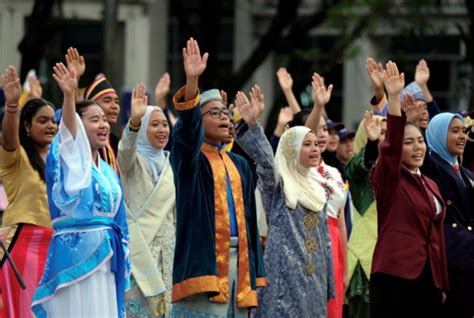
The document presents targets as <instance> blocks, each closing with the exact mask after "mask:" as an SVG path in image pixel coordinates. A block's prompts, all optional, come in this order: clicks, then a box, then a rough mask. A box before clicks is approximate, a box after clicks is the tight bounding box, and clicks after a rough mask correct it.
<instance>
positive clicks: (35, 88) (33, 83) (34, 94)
mask: <svg viewBox="0 0 474 318" xmlns="http://www.w3.org/2000/svg"><path fill="white" fill-rule="evenodd" d="M28 83H29V84H30V94H29V97H30V98H32V99H33V98H41V97H42V96H43V88H42V87H41V83H40V81H39V79H37V78H36V77H35V76H34V75H29V76H28Z"/></svg>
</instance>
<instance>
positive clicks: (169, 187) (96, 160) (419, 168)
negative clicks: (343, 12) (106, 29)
mask: <svg viewBox="0 0 474 318" xmlns="http://www.w3.org/2000/svg"><path fill="white" fill-rule="evenodd" d="M208 58H209V55H208V53H205V54H201V52H200V49H199V45H198V43H197V41H196V40H194V39H192V38H190V39H189V40H188V41H187V43H186V46H185V48H183V67H184V72H185V75H186V83H185V85H184V86H183V87H182V88H180V89H179V90H178V91H177V92H176V94H175V95H174V97H173V104H174V107H175V109H176V112H177V118H176V117H175V115H174V114H173V113H172V112H171V111H170V110H169V108H167V107H166V96H167V94H168V93H169V87H170V77H169V75H168V74H165V75H164V76H163V77H162V78H161V79H160V81H159V83H158V85H157V87H156V89H155V104H156V106H150V105H149V103H148V96H147V95H146V87H145V85H144V84H143V83H138V84H137V85H136V86H135V88H134V90H133V93H132V97H131V98H132V100H131V113H130V117H129V119H128V121H127V124H126V126H125V127H124V129H123V134H122V136H115V135H113V134H111V127H112V126H113V125H114V124H116V122H117V120H118V118H119V115H120V106H119V98H118V95H117V92H116V91H115V90H114V89H113V87H112V86H111V84H110V83H109V82H108V81H107V79H106V78H105V77H104V76H99V77H98V78H97V79H96V80H95V81H93V82H92V83H91V84H89V85H88V86H87V88H86V89H85V90H80V89H79V82H80V79H81V76H82V75H83V74H84V72H85V66H86V65H85V60H84V58H83V57H82V56H81V55H80V54H79V52H78V51H77V50H76V49H74V48H70V49H69V50H68V51H67V54H66V65H64V64H63V63H61V62H59V63H57V64H56V65H55V66H54V69H53V78H54V80H55V81H56V82H57V85H58V87H59V88H60V89H61V91H62V93H63V104H62V106H61V108H60V110H59V109H58V110H56V109H55V106H54V105H53V104H51V103H50V102H48V101H46V100H44V99H42V97H41V89H36V90H35V89H32V90H31V93H30V95H31V96H29V97H28V98H26V100H24V99H22V87H21V85H20V82H19V79H18V77H17V74H16V70H15V68H14V67H13V66H9V67H8V68H7V69H6V71H5V73H4V74H3V77H2V81H3V91H4V95H5V108H4V118H3V122H2V137H3V138H2V147H1V149H0V179H1V180H2V182H3V185H4V189H5V192H6V195H7V198H8V206H7V208H6V209H5V211H4V213H3V217H2V228H1V231H0V236H1V238H2V240H3V241H4V242H5V243H6V244H7V246H8V250H9V251H10V253H11V257H12V259H13V261H14V263H15V265H16V267H17V269H18V271H19V272H20V274H21V276H22V277H23V280H24V281H25V283H26V289H22V288H21V286H20V284H19V282H18V280H17V277H16V276H15V271H14V268H13V267H12V264H11V263H10V262H9V261H8V260H6V256H3V258H2V259H1V263H0V266H1V271H0V288H1V293H2V308H1V316H2V317H32V316H38V317H125V316H128V317H249V316H251V317H343V315H347V314H349V316H350V317H369V316H370V317H395V316H397V317H398V316H401V315H405V316H410V315H412V314H413V312H414V311H413V310H414V309H413V307H415V312H416V310H423V311H424V312H425V313H428V312H430V311H431V313H432V314H433V315H435V316H436V315H440V316H460V317H462V316H469V317H472V315H473V314H474V233H473V227H474V176H473V162H472V158H473V156H472V155H469V154H468V153H466V154H465V153H464V152H465V148H466V152H467V151H472V149H473V148H472V145H469V143H471V144H472V141H473V140H472V131H470V130H472V129H473V128H472V119H471V117H466V118H464V117H463V115H461V114H458V113H440V110H439V108H438V106H437V105H436V102H435V100H434V99H433V96H432V95H431V94H430V91H429V89H428V84H427V83H428V80H429V76H430V73H429V68H428V65H427V63H426V61H424V60H421V61H420V62H419V63H418V65H417V67H416V71H415V81H414V82H412V83H411V84H409V85H407V86H406V87H405V77H404V74H403V73H400V72H399V70H398V68H397V65H396V64H395V63H393V62H391V61H389V62H388V63H387V64H386V65H385V67H383V66H382V65H381V64H380V63H376V62H375V60H374V59H372V58H368V59H367V62H366V68H367V71H368V75H369V78H370V80H371V82H372V84H373V87H374V97H373V98H372V100H371V104H372V106H373V109H372V110H371V111H367V112H366V113H365V114H363V115H361V124H360V126H359V129H358V130H357V132H353V131H351V130H350V129H348V128H346V127H345V126H344V125H343V124H341V123H335V122H333V121H331V120H330V119H329V118H327V115H326V111H325V107H326V105H328V104H330V99H331V93H332V89H333V87H332V85H326V84H325V82H324V78H323V77H321V76H320V75H319V74H317V73H314V74H313V75H312V78H311V85H312V92H313V93H312V95H313V101H314V106H313V107H312V108H311V109H308V110H306V109H303V110H302V109H301V108H300V106H299V105H298V101H297V99H296V98H295V95H294V94H293V92H292V78H291V75H290V74H289V73H288V72H287V71H286V70H285V69H284V68H280V69H279V70H278V72H277V77H278V82H279V84H280V87H281V88H282V91H283V93H284V95H285V97H286V99H287V102H288V107H284V108H282V109H281V111H280V114H279V117H278V122H277V124H276V128H275V130H274V132H273V135H272V136H271V138H267V136H266V135H265V133H264V130H263V128H262V125H261V124H260V117H261V115H262V113H263V111H264V107H265V101H264V97H263V93H262V91H261V89H260V87H259V86H257V85H255V86H253V87H252V89H251V92H250V94H248V95H247V94H245V93H244V92H238V93H237V95H236V96H235V99H234V101H233V103H232V104H231V105H228V100H227V95H226V94H225V92H223V91H220V90H219V89H209V90H205V91H202V92H201V91H200V89H199V77H200V76H201V75H202V74H203V72H204V71H205V69H206V64H207V60H208ZM30 84H31V86H32V87H35V86H36V88H37V87H38V85H39V83H38V82H35V81H34V80H33V79H30ZM38 92H39V93H38ZM425 140H426V143H425ZM462 159H464V160H463V161H462ZM344 304H348V305H349V306H348V308H349V310H348V313H347V312H346V313H343V308H344ZM433 309H434V310H433Z"/></svg>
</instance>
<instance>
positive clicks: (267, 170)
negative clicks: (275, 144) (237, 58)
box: [235, 92, 276, 217]
mask: <svg viewBox="0 0 474 318" xmlns="http://www.w3.org/2000/svg"><path fill="white" fill-rule="evenodd" d="M250 96H251V99H250V101H249V100H248V98H247V96H245V94H244V93H243V92H238V93H237V96H236V100H235V106H236V107H237V109H238V110H239V112H240V114H241V116H242V119H243V120H244V121H245V123H246V125H247V126H248V130H245V128H247V127H246V126H245V125H244V126H243V127H241V129H239V131H238V132H237V139H236V141H237V143H238V144H239V145H240V146H241V147H242V149H243V150H244V151H245V152H246V153H247V154H248V155H249V156H250V157H251V158H252V159H253V160H255V161H256V162H257V174H258V177H259V186H260V187H261V192H262V197H263V203H264V208H265V211H266V212H267V213H268V212H269V211H270V204H271V202H272V197H273V194H274V193H275V187H276V181H275V173H274V157H273V150H272V147H271V145H270V143H269V142H268V140H267V138H266V136H265V134H264V132H263V129H262V126H261V125H260V124H259V123H258V120H257V118H258V116H259V108H258V106H257V105H258V104H259V103H262V104H263V95H260V96H261V97H262V99H260V97H259V96H256V95H255V94H252V93H251V94H250ZM267 217H268V215H267Z"/></svg>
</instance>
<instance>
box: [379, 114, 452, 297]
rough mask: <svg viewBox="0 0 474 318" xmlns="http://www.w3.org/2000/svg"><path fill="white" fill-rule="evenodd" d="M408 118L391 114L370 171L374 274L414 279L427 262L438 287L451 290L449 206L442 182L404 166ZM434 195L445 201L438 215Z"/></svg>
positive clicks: (440, 200)
mask: <svg viewBox="0 0 474 318" xmlns="http://www.w3.org/2000/svg"><path fill="white" fill-rule="evenodd" d="M405 121H406V119H405V117H404V116H400V117H399V116H391V115H388V117H387V134H386V138H385V141H384V142H383V143H382V144H381V146H380V157H379V159H378V161H377V164H376V165H375V167H374V169H373V171H372V174H371V182H372V187H373V189H374V193H375V199H376V200H377V215H378V239H377V244H376V245H375V251H374V257H373V260H372V273H376V272H380V273H385V274H389V275H392V276H397V277H400V278H404V279H415V278H417V277H418V276H419V275H420V274H421V272H422V270H423V268H424V266H425V264H426V262H429V265H430V267H431V272H432V273H433V280H434V283H435V286H436V287H437V288H440V289H447V288H448V271H447V261H446V250H445V243H444V228H443V220H444V217H445V214H446V209H445V205H444V201H443V197H442V196H441V194H440V192H439V189H438V186H437V185H436V184H435V183H434V182H433V181H432V180H431V179H429V178H428V177H425V176H423V175H421V176H420V175H418V174H414V173H412V172H411V171H410V170H408V169H407V168H406V167H405V166H403V165H402V162H401V156H402V147H403V133H404V127H405ZM433 195H435V196H436V198H437V199H438V201H439V202H440V203H441V204H442V205H443V209H442V213H440V214H438V215H436V205H435V201H434V198H433Z"/></svg>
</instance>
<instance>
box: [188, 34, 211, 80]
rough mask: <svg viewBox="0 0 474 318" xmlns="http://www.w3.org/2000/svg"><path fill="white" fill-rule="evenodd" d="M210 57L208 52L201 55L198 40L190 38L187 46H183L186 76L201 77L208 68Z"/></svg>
mask: <svg viewBox="0 0 474 318" xmlns="http://www.w3.org/2000/svg"><path fill="white" fill-rule="evenodd" d="M208 57H209V54H208V53H204V55H203V56H201V52H200V50H199V45H198V43H197V41H196V40H194V39H193V38H190V39H189V40H188V42H187V44H186V48H183V60H184V61H183V65H184V72H185V73H186V77H188V78H196V77H199V76H200V75H201V74H202V73H203V72H204V70H205V69H206V66H207V59H208Z"/></svg>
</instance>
